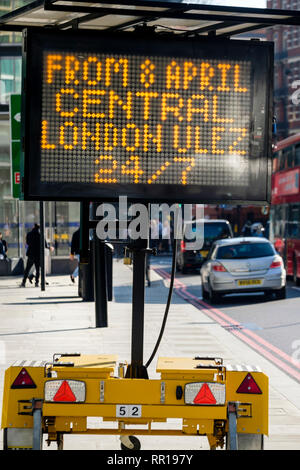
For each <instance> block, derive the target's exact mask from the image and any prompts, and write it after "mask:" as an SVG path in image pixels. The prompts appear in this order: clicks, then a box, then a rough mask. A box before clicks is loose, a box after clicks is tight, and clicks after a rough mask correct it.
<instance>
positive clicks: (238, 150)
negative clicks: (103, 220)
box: [23, 30, 273, 203]
mask: <svg viewBox="0 0 300 470" xmlns="http://www.w3.org/2000/svg"><path fill="white" fill-rule="evenodd" d="M25 45H26V46H25V47H26V49H25V77H26V79H25V83H26V85H25V89H24V92H25V93H24V96H25V99H26V102H25V113H23V115H24V116H25V127H24V130H25V132H24V143H25V147H24V148H25V167H24V196H25V199H40V200H46V199H52V200H60V199H62V200H82V199H85V198H86V199H89V200H110V201H112V200H114V199H116V198H117V197H118V196H119V195H127V196H128V198H131V199H133V200H134V199H137V200H143V201H176V202H194V203H197V202H198V203H202V202H218V201H219V202H226V201H249V202H252V201H253V202H266V201H268V200H269V197H270V195H269V177H270V172H269V167H270V155H271V149H270V139H271V121H272V119H271V118H272V111H271V93H272V80H271V77H272V53H273V51H272V45H271V44H270V43H267V42H263V43H258V42H254V41H236V40H216V39H213V40H211V39H182V38H177V37H176V36H174V35H173V36H172V37H170V36H167V37H164V36H162V37H160V36H155V35H153V36H146V37H143V36H139V35H137V34H133V33H130V34H128V33H127V34H124V33H123V34H118V35H109V34H104V33H99V32H97V33H89V32H86V31H85V32H81V31H76V32H57V31H55V32H51V31H38V32H36V31H31V30H29V31H27V33H26V36H25Z"/></svg>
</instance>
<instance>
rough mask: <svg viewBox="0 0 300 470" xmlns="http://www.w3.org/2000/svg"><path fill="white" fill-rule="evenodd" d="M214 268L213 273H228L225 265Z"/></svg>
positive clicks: (215, 265)
mask: <svg viewBox="0 0 300 470" xmlns="http://www.w3.org/2000/svg"><path fill="white" fill-rule="evenodd" d="M212 268H213V271H216V272H218V273H225V272H226V271H227V269H226V268H225V267H224V266H223V264H214V265H213V267H212Z"/></svg>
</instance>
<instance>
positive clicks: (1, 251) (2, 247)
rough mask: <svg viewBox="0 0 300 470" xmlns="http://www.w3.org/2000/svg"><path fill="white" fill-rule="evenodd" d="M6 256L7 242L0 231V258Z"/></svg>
mask: <svg viewBox="0 0 300 470" xmlns="http://www.w3.org/2000/svg"><path fill="white" fill-rule="evenodd" d="M2 257H3V258H7V243H6V241H5V240H3V238H2V233H1V232H0V259H1V258H2Z"/></svg>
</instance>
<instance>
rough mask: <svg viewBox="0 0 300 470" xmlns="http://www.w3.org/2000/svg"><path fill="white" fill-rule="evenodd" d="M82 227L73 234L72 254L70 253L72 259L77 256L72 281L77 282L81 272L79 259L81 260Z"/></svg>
mask: <svg viewBox="0 0 300 470" xmlns="http://www.w3.org/2000/svg"><path fill="white" fill-rule="evenodd" d="M79 252H80V229H77V230H76V231H75V232H74V233H73V236H72V241H71V254H70V259H71V260H73V259H74V258H77V260H78V264H77V266H76V268H75V270H74V271H73V273H72V274H71V276H70V277H71V281H72V282H75V279H76V277H78V273H79V261H80V256H79Z"/></svg>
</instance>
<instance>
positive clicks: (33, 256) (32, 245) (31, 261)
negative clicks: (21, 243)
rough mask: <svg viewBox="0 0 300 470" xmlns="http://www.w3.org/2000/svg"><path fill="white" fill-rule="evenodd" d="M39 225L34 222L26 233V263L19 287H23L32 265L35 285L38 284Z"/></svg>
mask: <svg viewBox="0 0 300 470" xmlns="http://www.w3.org/2000/svg"><path fill="white" fill-rule="evenodd" d="M40 240H41V235H40V227H39V225H38V224H34V227H33V229H32V230H31V231H30V232H28V233H27V235H26V244H27V251H26V256H27V264H26V268H25V272H24V277H23V281H22V283H21V285H20V287H25V285H26V280H27V278H28V276H29V272H30V270H31V268H32V267H33V265H34V266H35V286H36V287H38V285H39V278H40V250H41V247H40Z"/></svg>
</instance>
